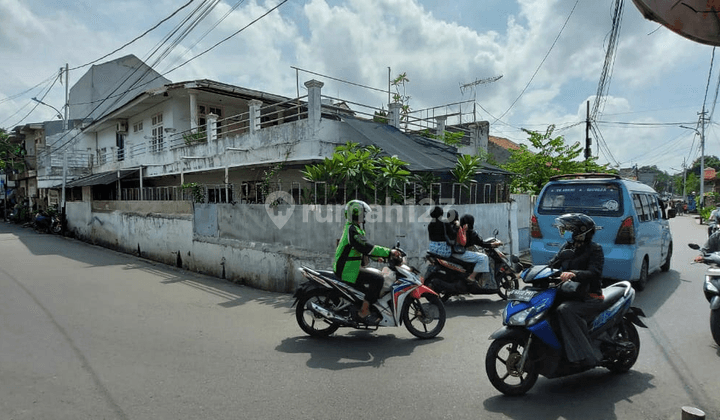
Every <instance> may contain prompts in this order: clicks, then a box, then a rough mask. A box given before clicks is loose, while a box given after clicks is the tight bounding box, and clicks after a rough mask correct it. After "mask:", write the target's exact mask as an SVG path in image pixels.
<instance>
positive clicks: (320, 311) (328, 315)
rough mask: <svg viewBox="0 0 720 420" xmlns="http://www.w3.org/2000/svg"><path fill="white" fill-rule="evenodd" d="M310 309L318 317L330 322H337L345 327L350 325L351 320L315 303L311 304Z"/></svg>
mask: <svg viewBox="0 0 720 420" xmlns="http://www.w3.org/2000/svg"><path fill="white" fill-rule="evenodd" d="M309 308H310V310H311V311H313V312H314V313H316V314H317V315H320V316H321V317H323V318H325V319H327V320H329V321H332V322H337V323H339V324H343V325H348V324H350V320H348V319H346V318H343V317H341V316H338V315H337V314H336V313H334V312H332V311H329V310H327V309H325V308H323V307H322V306H320V305H318V304H317V303H315V302H310V305H309Z"/></svg>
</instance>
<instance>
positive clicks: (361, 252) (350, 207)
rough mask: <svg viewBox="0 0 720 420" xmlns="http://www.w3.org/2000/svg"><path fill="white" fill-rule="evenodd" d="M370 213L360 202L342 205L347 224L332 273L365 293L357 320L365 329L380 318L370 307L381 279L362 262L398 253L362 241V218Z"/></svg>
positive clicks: (377, 295) (363, 219)
mask: <svg viewBox="0 0 720 420" xmlns="http://www.w3.org/2000/svg"><path fill="white" fill-rule="evenodd" d="M371 211H372V210H371V209H370V206H368V205H367V203H365V202H364V201H360V200H351V201H349V202H348V203H347V204H346V205H345V219H346V222H345V227H344V228H343V233H342V237H341V238H340V242H339V243H338V246H337V249H336V250H335V262H334V263H333V271H334V272H335V275H336V276H337V277H338V278H340V279H342V280H343V281H344V282H346V283H350V284H352V285H353V286H354V287H356V288H358V289H359V290H361V291H362V292H364V293H365V300H363V303H362V307H361V308H360V310H359V311H358V313H357V316H358V318H359V320H360V321H362V322H364V323H366V324H368V325H377V324H378V323H379V322H380V318H379V317H378V316H377V315H375V314H374V313H371V312H370V305H372V304H373V303H375V302H376V301H377V300H378V297H379V295H380V290H381V289H382V286H383V282H384V279H383V276H382V274H380V272H378V271H377V270H371V269H367V268H365V267H363V265H364V264H363V258H364V257H365V256H369V257H374V258H384V257H395V256H398V255H399V253H398V251H396V250H394V249H393V250H391V249H390V248H385V247H382V246H377V245H373V244H371V243H370V242H368V240H367V239H366V238H365V231H364V229H363V227H364V226H365V216H366V215H367V214H370V212H371Z"/></svg>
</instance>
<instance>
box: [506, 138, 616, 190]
mask: <svg viewBox="0 0 720 420" xmlns="http://www.w3.org/2000/svg"><path fill="white" fill-rule="evenodd" d="M523 131H524V132H525V133H527V134H528V135H529V138H528V141H529V142H530V144H531V145H532V147H533V148H535V149H536V150H537V152H533V151H531V150H530V147H528V145H526V144H521V145H520V149H518V150H511V151H510V159H509V160H508V163H506V164H505V165H503V166H502V168H503V169H505V170H507V171H510V172H513V173H514V174H515V176H514V177H513V180H512V182H511V184H510V189H511V191H512V192H514V193H519V194H538V193H540V190H541V189H542V187H543V186H544V185H545V184H546V183H547V182H548V181H549V180H550V177H551V176H554V175H564V174H572V173H583V172H591V173H597V172H612V173H616V172H617V171H615V170H613V169H610V168H609V167H608V166H607V165H599V164H598V163H597V158H595V157H591V158H589V159H587V160H585V161H579V160H577V158H578V157H580V156H581V155H582V154H583V151H584V149H583V147H582V146H581V145H580V143H579V142H575V143H573V144H570V145H568V144H566V143H565V138H564V137H563V136H557V137H553V131H555V126H554V125H551V126H549V127H548V128H547V130H546V131H545V133H540V132H537V131H531V130H526V129H523Z"/></svg>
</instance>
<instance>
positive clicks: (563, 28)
mask: <svg viewBox="0 0 720 420" xmlns="http://www.w3.org/2000/svg"><path fill="white" fill-rule="evenodd" d="M579 1H580V0H576V1H575V5H573V8H572V10H570V14H569V15H568V17H567V19H565V23H563V26H562V28H560V32H558V34H557V36H556V37H555V40H554V41H553V43H552V45H550V49H548V52H547V53H546V54H545V57H543V59H542V61H541V62H540V64H539V65H538V66H537V68H536V69H535V73H533V75H532V77H531V78H530V80H528V82H527V84H526V85H525V87H524V88H523V90H522V91H521V92H520V95H518V97H517V98H515V100H514V101H513V103H512V104H510V107H509V108H508V109H507V110H505V112H503V113H502V115H500V117H498V118H497V119H496V120H495V121H493V124H495V123H496V122H498V120H500V119H502V117H504V116H505V115H506V114H507V113H508V112H509V111H510V110H511V109H512V108H513V107H514V106H515V104H516V103H517V101H518V100H520V98H521V97H522V96H523V94H524V93H525V91H526V90H527V88H528V87H529V86H530V83H532V81H533V79H535V76H536V75H537V74H538V72H539V71H540V68H541V67H542V65H543V64H544V63H545V60H547V58H548V56H549V55H550V52H551V51H552V50H553V48H554V47H555V44H556V43H557V41H558V39H560V35H561V34H562V33H563V31H564V30H565V26H567V23H568V21H569V20H570V16H572V15H573V12H575V8H576V7H577V5H578V2H579Z"/></svg>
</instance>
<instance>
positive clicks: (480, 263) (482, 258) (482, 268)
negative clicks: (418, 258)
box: [447, 209, 492, 287]
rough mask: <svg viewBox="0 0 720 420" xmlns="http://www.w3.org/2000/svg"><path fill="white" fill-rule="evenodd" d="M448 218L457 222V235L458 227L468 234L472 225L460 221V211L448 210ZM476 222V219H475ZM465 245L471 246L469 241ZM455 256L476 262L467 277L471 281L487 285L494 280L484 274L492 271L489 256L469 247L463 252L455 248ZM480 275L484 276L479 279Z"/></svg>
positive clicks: (468, 261) (469, 261)
mask: <svg viewBox="0 0 720 420" xmlns="http://www.w3.org/2000/svg"><path fill="white" fill-rule="evenodd" d="M447 217H448V220H449V221H451V222H453V221H454V223H455V225H456V229H455V230H454V232H455V235H457V230H458V229H463V230H464V231H465V234H466V235H467V232H468V229H469V228H472V226H471V225H467V224H464V225H463V224H462V222H460V221H458V213H457V211H456V210H452V209H451V210H450V211H448V215H447ZM473 222H474V220H473ZM455 237H456V236H451V238H455ZM465 246H469V245H468V244H467V243H466V244H465ZM452 256H453V258H455V259H457V260H460V261H465V262H467V263H472V264H475V266H474V267H473V271H472V273H470V275H469V276H468V278H467V281H468V282H469V283H473V282H476V281H477V282H478V283H480V287H487V285H488V283H490V282H492V279H490V277H491V276H489V275H487V274H484V273H489V272H490V262H489V259H488V256H487V255H485V254H483V253H480V252H475V251H469V250H467V249H464V248H463V249H462V252H457V248H455V249H453V254H452ZM478 275H482V277H483V278H481V279H478Z"/></svg>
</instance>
